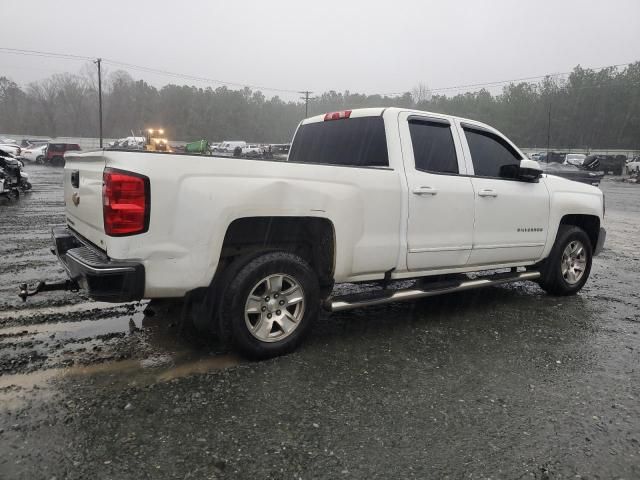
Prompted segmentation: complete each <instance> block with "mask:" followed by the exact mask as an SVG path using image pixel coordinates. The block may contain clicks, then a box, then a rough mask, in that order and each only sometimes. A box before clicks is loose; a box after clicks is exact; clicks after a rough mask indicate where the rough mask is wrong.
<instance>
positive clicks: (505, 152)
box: [464, 127, 522, 179]
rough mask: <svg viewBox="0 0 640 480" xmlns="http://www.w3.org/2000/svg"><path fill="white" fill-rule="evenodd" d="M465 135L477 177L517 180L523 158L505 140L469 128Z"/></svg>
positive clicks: (465, 129)
mask: <svg viewBox="0 0 640 480" xmlns="http://www.w3.org/2000/svg"><path fill="white" fill-rule="evenodd" d="M464 134H465V136H466V137H467V143H468V144H469V150H470V152H471V160H472V162H473V170H474V172H475V175H476V176H478V177H495V178H507V179H515V178H517V175H518V169H519V167H520V160H521V159H522V158H521V157H520V155H519V154H518V152H516V151H515V150H514V148H513V147H512V146H511V145H509V144H508V143H507V142H506V141H505V140H504V139H502V138H500V137H499V136H497V135H494V134H493V133H490V132H486V131H484V130H476V129H473V128H467V127H464Z"/></svg>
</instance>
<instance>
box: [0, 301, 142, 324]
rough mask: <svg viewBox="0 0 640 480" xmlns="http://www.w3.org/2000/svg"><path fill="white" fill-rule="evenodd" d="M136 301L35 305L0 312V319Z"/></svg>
mask: <svg viewBox="0 0 640 480" xmlns="http://www.w3.org/2000/svg"><path fill="white" fill-rule="evenodd" d="M137 304H138V302H133V303H106V302H85V303H76V304H73V305H61V306H59V307H36V308H26V309H13V310H10V311H4V312H0V320H19V319H22V318H29V317H33V316H35V315H60V314H66V313H76V312H85V311H86V312H90V311H91V310H94V309H105V308H109V309H114V310H116V309H127V308H129V305H137Z"/></svg>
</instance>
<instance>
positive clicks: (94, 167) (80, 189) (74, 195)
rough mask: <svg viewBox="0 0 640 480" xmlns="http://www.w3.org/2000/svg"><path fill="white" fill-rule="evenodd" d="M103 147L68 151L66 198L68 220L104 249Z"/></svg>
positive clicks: (88, 238) (79, 231) (72, 225)
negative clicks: (83, 150)
mask: <svg viewBox="0 0 640 480" xmlns="http://www.w3.org/2000/svg"><path fill="white" fill-rule="evenodd" d="M104 167H105V158H104V156H103V152H102V150H98V151H94V152H84V153H67V154H65V167H64V202H65V213H66V217H67V224H68V225H69V226H70V227H71V228H72V229H73V230H75V231H76V232H78V233H79V234H80V235H82V236H83V237H85V238H86V239H87V240H89V241H90V242H91V243H93V244H94V245H96V246H98V247H100V248H102V249H104V248H105V243H104V242H105V238H106V235H105V233H104V224H103V219H102V173H103V171H104Z"/></svg>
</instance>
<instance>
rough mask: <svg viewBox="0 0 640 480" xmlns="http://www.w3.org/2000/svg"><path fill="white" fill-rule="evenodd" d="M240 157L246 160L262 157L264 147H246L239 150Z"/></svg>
mask: <svg viewBox="0 0 640 480" xmlns="http://www.w3.org/2000/svg"><path fill="white" fill-rule="evenodd" d="M241 155H242V156H243V157H248V158H258V157H262V156H263V155H264V147H262V146H260V145H247V146H246V147H243V148H242V150H241Z"/></svg>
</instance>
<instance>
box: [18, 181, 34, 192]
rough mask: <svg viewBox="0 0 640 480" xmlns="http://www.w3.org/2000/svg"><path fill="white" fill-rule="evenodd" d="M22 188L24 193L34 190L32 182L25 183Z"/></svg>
mask: <svg viewBox="0 0 640 480" xmlns="http://www.w3.org/2000/svg"><path fill="white" fill-rule="evenodd" d="M20 188H21V189H22V191H23V192H26V191H28V190H31V189H32V188H33V185H31V182H24V183H23V184H21V185H20Z"/></svg>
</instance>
